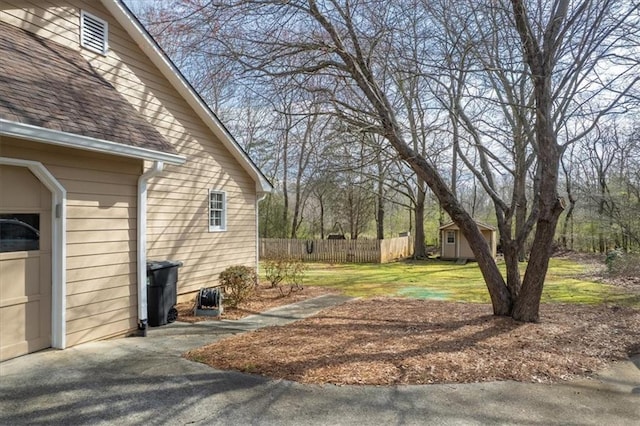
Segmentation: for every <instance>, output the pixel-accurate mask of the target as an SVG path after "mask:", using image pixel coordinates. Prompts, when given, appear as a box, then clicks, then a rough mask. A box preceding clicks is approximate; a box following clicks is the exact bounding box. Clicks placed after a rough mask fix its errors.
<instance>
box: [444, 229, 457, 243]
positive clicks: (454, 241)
mask: <svg viewBox="0 0 640 426" xmlns="http://www.w3.org/2000/svg"><path fill="white" fill-rule="evenodd" d="M449 233H451V234H452V235H453V241H449ZM444 238H445V242H446V243H447V244H455V243H456V231H446V232H445V234H444Z"/></svg>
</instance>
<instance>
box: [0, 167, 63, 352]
mask: <svg viewBox="0 0 640 426" xmlns="http://www.w3.org/2000/svg"><path fill="white" fill-rule="evenodd" d="M0 165H6V166H17V167H26V168H28V169H29V170H30V171H31V173H33V175H34V176H35V177H37V178H38V180H40V182H42V184H43V185H44V186H46V187H47V189H49V191H51V212H52V214H51V248H52V250H51V346H52V347H54V348H57V349H64V348H65V345H66V328H67V327H66V318H65V317H66V315H65V310H66V293H67V289H66V269H67V268H66V258H67V256H66V247H67V244H66V240H67V237H66V227H67V225H66V223H67V220H66V219H67V218H66V215H67V213H66V211H67V208H66V207H67V191H66V190H65V189H64V187H63V186H62V185H61V184H60V182H58V180H57V179H56V178H55V177H54V176H53V175H52V174H51V173H50V172H49V170H47V168H46V167H45V166H44V165H43V164H42V163H40V162H38V161H30V160H21V159H17V158H8V157H0Z"/></svg>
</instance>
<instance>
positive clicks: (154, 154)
mask: <svg viewBox="0 0 640 426" xmlns="http://www.w3.org/2000/svg"><path fill="white" fill-rule="evenodd" d="M0 135H2V136H9V137H14V138H19V139H28V140H32V141H36V142H42V143H46V144H49V145H57V146H64V147H67V148H75V149H82V150H85V151H93V152H100V153H103V154H111V155H119V156H123V157H130V158H139V159H143V160H149V161H163V162H166V163H170V164H177V165H180V164H184V162H185V161H186V159H185V158H184V157H182V156H180V155H176V154H169V153H166V152H160V151H154V150H151V149H148V148H140V147H136V146H130V145H124V144H120V143H117V142H111V141H108V140H104V139H97V138H92V137H89V136H82V135H76V134H74V133H68V132H62V131H60V130H51V129H46V128H44V127H38V126H33V125H31V124H24V123H17V122H14V121H9V120H5V119H2V118H0Z"/></svg>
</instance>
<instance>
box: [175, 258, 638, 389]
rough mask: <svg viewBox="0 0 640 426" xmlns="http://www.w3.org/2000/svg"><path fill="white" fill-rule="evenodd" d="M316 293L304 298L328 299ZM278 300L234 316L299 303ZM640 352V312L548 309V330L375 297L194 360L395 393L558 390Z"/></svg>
mask: <svg viewBox="0 0 640 426" xmlns="http://www.w3.org/2000/svg"><path fill="white" fill-rule="evenodd" d="M579 260H580V259H579ZM581 261H582V262H584V263H591V262H592V261H593V259H581ZM588 274H589V276H590V277H591V278H600V279H602V280H603V281H607V282H608V283H610V284H615V285H620V286H621V287H625V288H626V289H628V290H631V291H636V290H638V291H639V292H640V286H637V284H639V283H638V281H637V279H636V278H634V277H631V278H628V279H626V278H624V277H623V278H622V279H606V277H605V273H604V272H603V271H602V269H601V268H599V266H598V263H597V262H593V268H589V271H588ZM307 290H308V289H305V290H304V291H303V292H301V293H300V294H298V295H295V296H294V297H303V296H307V297H309V296H311V295H312V294H314V295H317V294H322V293H323V292H326V289H322V288H320V289H312V290H310V292H309V293H306V292H307ZM313 292H315V293H313ZM304 293H306V294H304ZM274 294H275V293H271V294H270V295H269V293H265V294H264V295H263V296H262V295H261V296H259V297H258V298H257V299H258V300H256V301H254V302H251V303H250V304H248V305H246V306H241V307H240V308H239V309H238V311H237V312H236V311H232V312H229V314H228V315H229V317H228V318H233V317H234V316H235V315H237V314H242V313H247V312H249V313H254V312H257V311H260V310H264V309H267V308H269V307H274V306H277V305H278V304H285V303H291V301H292V300H293V299H288V300H287V299H283V298H280V297H273V296H274ZM225 315H227V313H225ZM181 319H184V318H181ZM635 353H640V310H638V309H632V308H628V307H622V306H615V305H599V306H584V305H574V304H547V305H543V306H542V307H541V321H540V323H537V324H525V323H519V322H516V321H513V320H512V319H510V318H504V317H494V316H493V315H492V311H491V306H490V305H485V304H471V303H455V302H442V301H428V300H413V299H404V298H375V299H360V300H354V301H352V302H349V303H346V304H344V305H342V306H338V307H335V308H332V309H328V310H325V311H323V312H321V313H320V314H318V315H317V316H315V317H312V318H307V319H305V320H302V321H297V322H295V323H293V324H290V325H287V326H283V327H270V328H266V329H261V330H258V331H255V332H251V333H244V334H240V335H236V336H233V337H231V338H229V339H225V340H223V341H220V342H217V343H215V344H212V345H209V346H205V347H203V348H199V349H196V350H193V351H191V352H189V353H187V354H185V356H186V357H187V358H189V359H192V360H194V361H198V362H203V363H206V364H209V365H211V366H212V367H215V368H219V369H225V370H238V371H243V372H246V373H252V374H260V375H264V376H268V377H272V378H276V379H287V380H294V381H298V382H302V383H333V384H337V385H342V384H368V385H391V384H428V383H470V382H484V381H496V380H516V381H522V382H552V381H558V380H566V379H570V378H573V377H575V376H584V375H589V374H590V373H592V372H594V371H596V370H600V369H602V368H604V367H605V366H606V365H607V363H609V362H611V361H615V360H621V359H626V358H627V357H628V356H629V355H630V354H635Z"/></svg>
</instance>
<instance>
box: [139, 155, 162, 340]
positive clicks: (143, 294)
mask: <svg viewBox="0 0 640 426" xmlns="http://www.w3.org/2000/svg"><path fill="white" fill-rule="evenodd" d="M163 168H164V163H163V162H162V161H154V162H153V165H152V166H151V168H150V169H148V170H147V171H146V172H144V174H142V176H140V177H139V178H138V215H137V216H138V226H137V228H138V239H137V245H138V273H137V279H138V329H139V330H140V331H141V334H142V336H146V335H147V182H148V181H149V179H151V178H153V177H154V176H157V175H158V174H160V173H162V169H163Z"/></svg>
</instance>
